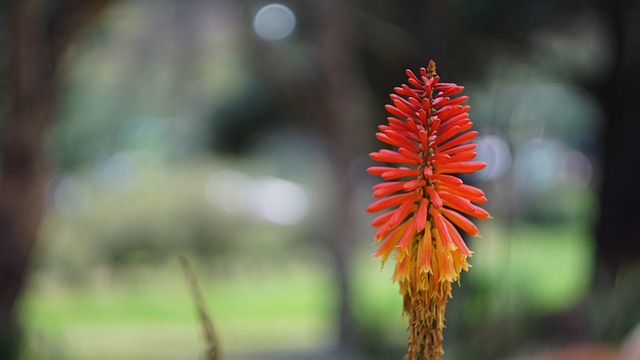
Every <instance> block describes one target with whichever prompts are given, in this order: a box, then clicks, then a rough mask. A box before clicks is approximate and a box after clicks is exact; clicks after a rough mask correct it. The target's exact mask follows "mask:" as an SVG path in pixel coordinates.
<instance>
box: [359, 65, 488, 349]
mask: <svg viewBox="0 0 640 360" xmlns="http://www.w3.org/2000/svg"><path fill="white" fill-rule="evenodd" d="M406 73H407V77H408V80H407V82H408V84H402V85H401V86H399V87H396V88H395V89H394V91H395V94H391V96H390V97H391V104H388V105H386V109H387V111H388V112H389V113H390V114H391V115H392V116H391V117H389V118H387V124H386V125H381V126H379V129H380V132H378V133H376V137H377V138H378V140H380V141H381V142H383V143H385V144H386V145H389V146H391V147H392V149H382V150H380V151H377V152H373V153H371V154H370V157H371V158H372V159H373V160H375V161H379V162H382V163H385V164H384V165H382V166H372V167H370V168H369V169H368V172H369V173H370V174H372V175H376V176H380V177H381V178H382V180H383V182H382V183H380V184H377V185H375V186H374V192H373V195H374V197H376V198H377V200H376V201H375V202H374V203H372V204H371V205H370V206H369V207H368V208H367V211H369V212H378V211H383V210H386V211H387V212H385V213H383V214H382V215H379V216H377V217H376V218H375V219H374V220H373V222H372V226H375V227H377V228H378V231H377V232H376V234H375V239H376V241H377V242H380V243H381V245H380V247H379V248H378V250H377V251H376V252H375V253H374V255H375V256H376V257H380V258H381V260H382V263H383V264H384V262H385V261H386V260H387V259H388V258H389V255H391V254H392V253H395V256H394V258H395V261H396V268H395V272H394V275H393V279H394V280H395V281H398V283H399V285H400V293H401V294H402V295H403V299H404V306H403V313H404V315H405V316H406V317H407V319H408V330H409V342H408V346H407V355H406V357H405V359H406V360H419V359H428V360H432V359H438V358H439V357H440V355H442V353H443V351H442V331H443V328H444V311H445V307H446V305H447V301H448V298H449V297H451V283H452V282H454V281H457V282H459V281H460V273H461V271H462V270H468V269H469V264H468V263H467V258H468V257H470V256H472V252H471V250H469V248H468V247H467V245H466V244H465V242H464V240H463V238H462V236H461V235H460V232H459V231H460V230H462V231H463V232H465V233H467V234H469V235H471V236H478V228H477V227H476V225H475V224H474V223H473V222H472V221H471V220H469V218H468V216H471V217H475V218H478V219H486V218H488V217H489V213H488V212H487V211H486V210H484V209H482V208H480V207H479V206H478V205H479V204H483V203H484V202H486V201H487V198H486V197H485V195H484V192H483V191H482V190H480V189H478V188H476V187H473V186H470V185H467V184H464V183H463V181H462V180H461V179H460V178H459V177H457V174H465V173H472V172H475V171H477V170H480V169H482V168H484V167H485V165H486V164H485V163H483V162H481V161H474V159H475V157H476V155H477V154H476V153H475V152H474V150H475V149H476V147H477V144H475V143H472V142H470V141H471V140H473V139H474V138H475V137H476V135H477V134H478V133H477V132H476V131H471V127H472V125H473V123H472V122H471V121H470V119H469V113H468V111H469V106H468V105H463V104H464V103H465V102H466V101H467V100H468V97H467V96H459V94H460V93H461V92H462V91H463V90H464V87H462V86H458V85H456V84H451V83H441V82H440V77H439V76H438V75H437V74H436V65H435V62H433V61H430V62H429V66H428V67H427V68H426V69H425V68H421V69H420V72H419V75H418V74H415V73H414V72H412V71H411V70H407V71H406ZM456 95H457V96H456Z"/></svg>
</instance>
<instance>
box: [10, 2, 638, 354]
mask: <svg viewBox="0 0 640 360" xmlns="http://www.w3.org/2000/svg"><path fill="white" fill-rule="evenodd" d="M1 4H2V5H0V46H1V47H2V49H3V51H1V52H0V70H1V71H2V73H3V78H2V82H1V83H0V92H1V93H2V96H1V97H0V99H1V100H2V101H1V102H0V111H1V113H2V119H3V120H2V129H3V133H2V136H3V146H2V152H0V156H2V159H3V164H2V172H1V173H0V175H1V176H2V180H1V181H2V182H1V183H0V187H1V189H0V195H2V196H1V197H0V226H2V228H1V229H0V266H1V267H0V270H1V271H2V272H0V284H1V285H2V286H1V288H2V292H1V293H0V295H1V296H2V299H1V300H2V314H1V315H2V316H0V321H1V322H2V326H0V335H2V337H3V341H2V342H1V343H3V344H5V348H6V349H9V350H6V351H7V354H9V353H13V354H16V351H17V354H18V357H17V358H19V359H44V360H46V359H75V360H100V359H140V360H144V359H199V358H201V357H202V353H203V349H204V345H203V340H202V334H201V331H200V328H199V326H200V325H199V323H198V319H197V316H196V313H195V310H194V305H193V302H192V299H191V298H190V295H189V288H188V286H187V283H186V281H185V280H184V276H183V274H182V272H181V269H180V266H179V262H178V260H177V259H178V256H179V255H184V256H186V258H188V259H189V261H190V262H191V263H192V264H193V266H194V269H195V273H196V276H197V277H198V279H199V281H200V283H201V287H202V290H203V293H204V296H205V298H206V300H207V306H208V308H209V311H210V315H211V317H212V319H213V323H214V326H215V328H216V331H217V334H218V337H219V341H220V343H221V347H222V351H223V354H224V355H225V358H228V359H349V360H351V359H400V358H401V357H402V356H403V354H404V349H405V343H406V338H407V334H406V332H405V324H404V323H403V319H402V318H401V309H402V304H401V297H400V295H399V294H398V289H397V284H392V283H391V279H390V278H391V271H392V268H393V266H388V267H386V268H384V269H382V270H381V269H380V263H379V261H378V260H377V259H374V258H373V257H372V256H371V254H372V252H373V251H374V250H375V249H376V246H375V245H374V244H373V239H372V234H373V229H372V228H371V227H369V222H370V221H371V219H372V218H373V216H371V215H370V214H367V213H366V212H365V210H364V209H365V208H366V206H367V205H368V204H369V203H370V202H371V201H372V197H371V186H372V185H373V184H374V183H375V182H376V181H377V179H376V178H374V177H372V176H369V175H368V174H367V173H366V168H367V167H368V166H370V165H371V164H372V162H371V161H370V160H369V158H368V155H367V154H368V153H369V152H371V151H374V150H375V149H376V148H378V147H380V146H381V145H380V144H379V143H377V141H376V140H375V137H374V133H375V131H376V127H377V125H379V124H382V123H383V122H384V121H385V118H386V116H387V115H386V114H385V112H384V104H386V103H387V102H388V94H389V93H390V92H391V91H392V89H393V87H394V86H398V85H399V84H401V83H403V82H405V78H406V77H405V74H404V70H405V69H406V68H410V69H413V70H414V71H415V70H417V69H418V68H419V67H420V66H426V64H427V62H428V60H429V59H433V60H435V61H436V62H437V64H438V73H439V75H440V76H441V78H442V79H443V81H445V82H456V83H458V84H460V85H464V86H465V87H466V90H465V94H466V95H468V96H469V97H470V100H469V104H470V105H471V111H470V114H471V118H472V120H473V121H474V123H475V127H476V130H478V131H479V132H480V134H481V135H480V136H479V137H478V143H479V145H480V146H479V158H480V159H481V160H483V161H485V162H487V164H488V166H487V168H486V169H484V170H482V171H480V172H478V173H477V174H474V175H472V176H469V177H467V178H465V181H468V182H471V183H474V184H475V185H476V186H479V187H480V188H482V189H484V190H485V192H486V193H487V197H488V198H489V202H488V203H487V206H486V207H487V209H488V210H489V211H490V212H491V214H492V215H493V219H491V220H487V221H484V222H481V223H479V224H478V225H479V227H480V230H481V234H482V237H481V238H474V239H470V240H468V241H469V244H470V248H471V249H472V250H473V251H474V253H475V254H474V256H473V258H471V259H470V260H471V261H470V263H471V264H472V265H473V268H472V269H471V271H470V272H468V273H464V274H463V276H462V282H461V285H460V286H459V287H458V286H455V287H454V291H453V292H454V298H453V299H452V300H451V302H450V305H449V307H448V309H447V329H446V332H445V350H446V354H445V356H444V359H470V358H474V359H507V358H517V357H519V356H525V355H531V354H538V353H541V352H542V353H544V352H548V351H550V350H551V349H554V348H557V347H561V346H565V345H567V344H572V343H576V342H598V343H604V344H610V345H613V346H617V345H618V344H620V343H621V342H623V341H624V339H625V338H626V337H627V336H628V335H629V334H630V332H631V331H632V329H633V328H634V327H635V326H636V325H637V324H638V323H640V306H638V304H640V286H638V284H639V282H638V279H639V278H640V266H639V262H638V260H639V259H640V251H639V249H640V241H639V240H640V239H639V237H640V236H639V235H638V231H637V225H636V224H637V221H638V220H637V217H638V215H639V214H640V210H639V208H638V205H636V204H637V202H638V201H640V191H639V190H638V188H637V185H636V184H638V183H639V182H640V176H639V171H638V169H637V168H636V167H637V164H638V160H637V159H636V158H635V156H637V154H639V153H640V149H639V147H640V142H639V141H638V139H637V138H636V137H637V134H638V131H639V130H640V129H639V127H640V121H639V120H640V119H639V118H638V115H637V110H636V109H635V108H634V102H635V101H636V99H637V97H638V96H639V95H640V94H638V92H639V90H638V88H639V87H638V85H637V84H638V81H639V80H640V76H639V71H638V66H637V65H638V64H640V6H639V3H638V1H631V0H629V1H623V0H619V1H610V2H605V1H587V0H565V1H552V0H542V1H540V0H537V1H533V0H516V1H487V0H475V1H470V0H451V1H427V0H420V1H417V0H402V1H382V0H373V1H364V0H349V1H346V0H323V1H319V0H315V1H314V0H292V1H282V2H281V3H277V4H276V3H269V2H267V1H250V0H208V1H205V0H156V1H149V0H111V1H109V0H84V1H82V0H56V1H38V0H29V1H10V0H5V1H2V3H1ZM25 169H26V170H25ZM16 174H17V175H16ZM38 189H40V190H38ZM39 199H44V200H42V201H40V200H39ZM21 229H27V230H28V231H27V230H24V231H23V230H21ZM36 239H37V241H36ZM16 324H19V325H16ZM16 329H21V330H19V331H18V330H16ZM18 334H19V335H18ZM16 339H18V340H16ZM6 344H9V345H6ZM15 344H18V345H15ZM0 357H2V356H0Z"/></svg>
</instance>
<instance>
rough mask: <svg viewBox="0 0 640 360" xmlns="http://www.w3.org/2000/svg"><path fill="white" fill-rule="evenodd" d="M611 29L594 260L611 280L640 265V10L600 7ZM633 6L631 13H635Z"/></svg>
mask: <svg viewBox="0 0 640 360" xmlns="http://www.w3.org/2000/svg"><path fill="white" fill-rule="evenodd" d="M603 6H604V7H603V9H604V11H603V12H604V14H605V16H607V18H608V21H609V23H610V25H611V27H612V30H613V39H612V40H613V44H612V45H613V49H614V53H613V64H612V65H613V71H612V74H611V75H610V76H609V77H608V78H607V80H608V81H607V82H606V83H605V84H603V86H602V87H601V91H600V93H599V94H598V95H599V97H600V101H601V103H602V104H603V108H604V112H605V118H606V122H605V126H604V131H603V136H602V144H603V163H604V164H603V165H604V169H603V170H604V171H603V174H604V178H603V183H602V188H601V193H600V210H601V211H600V221H599V224H598V230H597V259H596V263H597V266H598V268H599V269H600V270H603V271H605V272H607V273H609V275H610V276H615V274H616V272H617V271H618V270H619V269H620V268H621V267H622V266H625V265H631V263H633V262H637V261H638V260H640V241H638V239H639V238H640V232H638V227H637V224H636V223H635V222H636V221H638V216H639V215H640V211H639V210H638V204H640V190H639V189H638V184H640V169H638V168H637V165H636V164H637V163H638V160H637V158H636V156H638V155H639V154H640V141H638V134H640V116H639V115H638V110H637V109H636V107H637V103H636V101H637V100H638V99H639V98H640V87H639V86H638V84H640V68H639V67H638V64H640V36H638V34H640V26H639V24H640V16H639V15H638V11H640V8H639V6H638V2H637V1H636V2H635V5H634V4H633V2H632V1H625V0H616V1H611V2H607V3H606V5H604V4H603ZM634 7H635V9H634Z"/></svg>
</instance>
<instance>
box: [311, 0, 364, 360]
mask: <svg viewBox="0 0 640 360" xmlns="http://www.w3.org/2000/svg"><path fill="white" fill-rule="evenodd" d="M310 6H311V10H312V11H313V13H314V14H315V21H316V22H317V24H318V28H317V34H316V36H317V41H318V47H319V49H320V59H319V67H320V69H319V70H320V73H321V76H322V79H323V81H322V82H321V87H320V88H319V90H320V91H319V93H318V94H317V99H318V100H319V101H318V102H317V105H316V107H317V108H316V109H314V112H315V113H316V114H317V115H319V119H318V126H319V127H320V130H321V131H322V132H323V134H324V135H325V137H326V138H327V140H328V141H329V143H330V144H331V145H332V146H333V148H332V150H333V152H332V153H331V154H330V155H331V159H332V162H333V164H334V169H335V176H336V180H337V182H336V188H335V193H334V195H335V198H336V202H335V203H336V207H335V209H334V210H335V211H333V212H332V213H331V215H329V216H331V217H332V219H330V221H329V224H331V225H330V226H329V228H330V230H329V231H328V233H327V235H328V239H327V240H328V245H329V249H330V251H331V254H332V255H333V257H334V261H335V265H336V273H335V274H336V282H337V285H338V289H337V290H338V295H339V298H338V300H339V304H338V306H339V308H338V309H339V318H338V324H339V333H338V341H339V342H338V345H339V349H340V351H341V356H342V357H344V358H352V357H353V356H354V355H353V354H352V353H353V352H354V351H356V350H357V346H356V340H357V339H356V331H357V323H356V321H355V319H354V314H353V309H352V305H351V300H352V299H351V298H352V292H351V289H352V286H351V281H350V275H351V274H352V272H351V263H352V261H351V260H352V257H353V247H354V241H355V240H356V239H355V236H356V232H355V225H356V221H355V219H354V210H355V206H354V205H355V194H354V183H355V179H354V176H353V171H352V170H351V169H353V166H354V165H355V160H356V159H357V158H358V157H360V156H364V155H365V152H364V150H365V147H364V140H363V135H362V134H368V133H369V131H373V128H369V127H368V126H367V125H368V124H369V121H368V120H369V119H370V118H371V114H372V111H371V110H370V109H371V104H370V102H369V101H368V94H369V90H368V89H367V88H366V86H365V82H364V76H363V74H362V73H363V70H362V69H361V68H360V67H359V64H360V61H359V59H358V55H359V50H361V49H359V46H358V44H359V43H360V42H361V41H360V39H358V38H357V36H356V34H357V30H358V29H356V28H355V27H354V23H353V19H354V18H356V16H355V14H354V13H353V11H354V9H353V6H354V3H353V1H344V0H325V1H312V2H310Z"/></svg>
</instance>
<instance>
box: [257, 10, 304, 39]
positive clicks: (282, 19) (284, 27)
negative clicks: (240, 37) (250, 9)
mask: <svg viewBox="0 0 640 360" xmlns="http://www.w3.org/2000/svg"><path fill="white" fill-rule="evenodd" d="M295 27H296V15H295V14H294V13H293V11H291V9H289V8H288V7H286V6H284V5H282V4H269V5H265V6H263V7H262V8H261V9H260V10H258V12H257V13H256V16H255V17H254V18H253V30H254V31H255V33H256V34H257V35H258V36H259V37H261V38H263V39H265V40H269V41H276V40H282V39H284V38H286V37H287V36H289V35H291V33H292V32H293V29H295Z"/></svg>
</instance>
